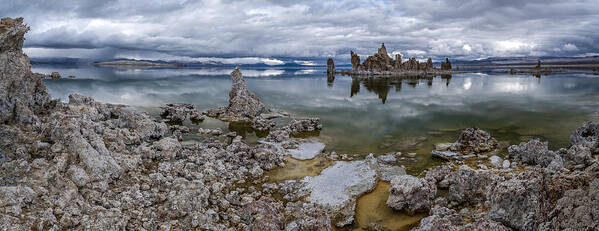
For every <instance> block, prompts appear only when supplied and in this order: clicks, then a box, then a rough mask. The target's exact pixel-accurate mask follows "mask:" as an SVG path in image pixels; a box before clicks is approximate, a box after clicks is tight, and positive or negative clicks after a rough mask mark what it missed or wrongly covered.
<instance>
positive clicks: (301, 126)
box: [289, 118, 322, 135]
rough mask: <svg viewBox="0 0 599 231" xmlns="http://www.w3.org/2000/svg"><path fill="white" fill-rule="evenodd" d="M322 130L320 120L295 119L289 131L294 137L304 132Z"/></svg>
mask: <svg viewBox="0 0 599 231" xmlns="http://www.w3.org/2000/svg"><path fill="white" fill-rule="evenodd" d="M321 129H322V124H321V123H320V118H306V119H300V120H296V119H294V120H293V121H292V122H291V123H290V124H289V130H290V132H291V134H292V135H298V134H301V133H304V132H313V131H318V130H321Z"/></svg>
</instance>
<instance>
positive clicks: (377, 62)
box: [340, 43, 451, 75]
mask: <svg viewBox="0 0 599 231" xmlns="http://www.w3.org/2000/svg"><path fill="white" fill-rule="evenodd" d="M350 56H351V63H352V70H351V71H345V70H343V71H341V72H340V73H341V74H350V75H393V74H408V75H421V74H436V73H439V74H447V73H450V72H451V63H449V59H446V62H442V63H441V69H437V68H435V67H434V66H433V60H432V59H431V58H428V59H427V61H426V63H420V62H418V61H417V60H416V59H415V58H410V59H408V60H407V61H406V62H403V60H402V56H401V54H396V55H395V59H393V58H391V57H389V55H388V53H387V48H386V47H385V44H384V43H383V44H382V45H381V47H380V48H379V49H378V51H377V53H375V54H373V55H372V56H369V57H367V58H366V60H364V62H363V63H360V56H358V55H357V54H356V53H354V52H353V51H350Z"/></svg>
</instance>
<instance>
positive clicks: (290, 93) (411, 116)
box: [33, 65, 599, 174]
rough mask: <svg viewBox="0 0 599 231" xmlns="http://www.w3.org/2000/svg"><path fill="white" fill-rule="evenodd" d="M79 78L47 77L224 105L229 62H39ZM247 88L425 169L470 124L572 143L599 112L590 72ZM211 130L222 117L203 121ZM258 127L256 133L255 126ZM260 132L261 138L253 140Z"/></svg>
mask: <svg viewBox="0 0 599 231" xmlns="http://www.w3.org/2000/svg"><path fill="white" fill-rule="evenodd" d="M33 69H34V71H37V72H41V73H50V72H52V71H59V72H61V74H62V75H63V76H68V75H75V76H77V77H76V78H75V79H69V78H63V79H60V80H58V81H51V80H46V81H45V82H46V85H47V86H48V88H49V90H50V92H51V94H52V96H53V97H59V98H61V99H63V100H65V99H67V96H68V95H69V94H71V93H80V94H84V95H89V96H92V97H94V98H95V99H97V100H100V101H102V102H109V103H120V104H128V105H132V106H136V107H140V108H143V109H144V110H149V111H153V112H154V113H156V112H157V110H156V108H157V107H159V106H161V105H163V104H165V103H173V102H179V103H193V104H195V105H196V106H198V107H199V108H200V109H205V108H210V107H215V106H220V105H226V104H227V102H228V101H227V100H228V91H229V89H230V86H231V80H230V78H229V76H228V74H229V73H230V72H231V71H232V69H231V68H213V69H191V68H190V69H183V68H181V69H119V68H113V67H96V66H87V65H82V66H57V65H54V66H52V65H35V66H34V68H33ZM242 71H243V73H244V76H245V77H246V79H247V83H248V87H249V88H250V90H251V91H253V92H255V93H256V94H257V95H258V96H259V97H260V98H261V100H262V101H263V102H264V103H265V104H266V105H268V106H270V107H275V108H280V109H283V110H286V111H289V112H291V113H293V114H296V115H300V116H317V117H320V118H321V119H322V122H323V125H324V129H323V130H322V132H321V133H320V139H321V140H323V141H324V142H325V143H326V145H327V147H326V149H327V150H328V151H336V152H337V153H361V154H367V153H370V152H372V153H386V152H396V151H401V152H403V153H410V154H411V155H414V153H415V154H416V156H415V157H414V158H411V159H410V160H409V161H406V162H405V163H401V164H403V165H405V166H406V168H407V170H408V172H409V173H413V174H415V173H418V172H420V171H421V170H422V169H425V168H426V167H428V166H431V165H434V164H435V163H437V162H436V160H434V159H432V158H431V157H430V154H429V153H430V150H431V149H432V148H433V145H434V144H435V143H440V142H452V141H454V140H455V139H456V138H457V136H458V134H459V132H460V131H461V130H462V129H464V128H466V127H470V126H476V127H480V128H482V129H485V130H488V131H490V132H491V133H492V135H493V136H495V137H496V138H497V139H498V140H500V141H505V142H508V143H511V144H515V143H518V142H520V141H522V140H528V139H530V138H531V137H539V138H542V139H544V140H548V141H549V142H550V146H551V147H552V148H558V147H563V146H566V145H567V144H568V139H569V135H570V133H571V132H572V131H573V130H574V129H575V128H576V127H578V126H580V125H581V124H582V123H583V122H584V121H586V120H588V119H592V118H594V117H595V116H597V115H598V114H599V113H598V111H599V109H597V105H598V104H599V94H597V92H599V91H598V90H599V79H598V78H596V77H597V76H594V75H589V74H569V73H563V74H556V75H550V76H543V77H541V78H537V77H534V76H527V75H507V74H496V73H495V74H486V73H467V74H454V75H453V76H451V77H450V78H447V77H445V78H442V77H440V76H439V77H434V78H429V79H420V80H419V79H366V80H357V79H352V78H350V77H348V76H336V78H334V79H331V78H327V76H326V75H325V74H324V73H323V72H324V69H318V68H316V69H307V68H286V69H283V68H280V69H267V68H253V69H249V68H245V69H242ZM200 126H206V127H222V128H223V129H228V128H229V127H230V126H227V125H226V124H223V123H218V122H205V124H204V125H200ZM248 133H251V131H248ZM253 139H255V137H254V138H253Z"/></svg>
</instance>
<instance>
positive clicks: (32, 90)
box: [0, 18, 50, 124]
mask: <svg viewBox="0 0 599 231" xmlns="http://www.w3.org/2000/svg"><path fill="white" fill-rule="evenodd" d="M27 31H29V27H28V26H26V25H25V24H23V18H17V19H11V18H3V19H1V20H0V123H23V124H34V123H39V119H38V116H37V115H36V114H39V113H41V112H42V111H43V110H45V109H46V108H47V107H48V106H50V95H49V94H48V91H47V90H46V86H45V85H44V84H43V83H42V77H43V75H41V74H35V73H32V72H31V64H30V63H29V57H27V55H25V54H24V53H23V51H22V47H23V42H24V41H25V38H24V35H25V33H27Z"/></svg>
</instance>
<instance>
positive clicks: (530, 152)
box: [508, 139, 564, 171]
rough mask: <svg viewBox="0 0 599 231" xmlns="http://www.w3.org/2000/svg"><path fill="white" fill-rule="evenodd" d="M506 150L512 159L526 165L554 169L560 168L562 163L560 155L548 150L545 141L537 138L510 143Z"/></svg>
mask: <svg viewBox="0 0 599 231" xmlns="http://www.w3.org/2000/svg"><path fill="white" fill-rule="evenodd" d="M508 152H509V154H510V158H512V159H513V160H514V161H520V162H522V163H524V164H528V165H536V166H539V167H548V168H549V169H552V170H554V171H558V170H560V169H561V168H562V167H563V165H564V164H563V159H562V157H561V156H560V155H558V154H557V153H555V152H554V151H551V150H549V148H548V147H547V142H541V141H540V140H539V139H532V140H530V141H528V142H522V143H520V144H519V145H512V146H510V147H508Z"/></svg>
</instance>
